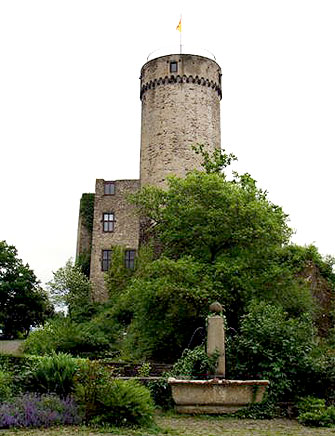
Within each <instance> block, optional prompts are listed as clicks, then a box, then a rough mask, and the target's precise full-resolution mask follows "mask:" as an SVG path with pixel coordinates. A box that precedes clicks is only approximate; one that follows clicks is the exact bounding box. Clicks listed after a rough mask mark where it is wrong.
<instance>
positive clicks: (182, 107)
mask: <svg viewBox="0 0 335 436" xmlns="http://www.w3.org/2000/svg"><path fill="white" fill-rule="evenodd" d="M171 63H173V64H175V65H174V66H173V68H172V67H171ZM171 68H172V69H173V70H176V71H173V72H171ZM141 100H142V126H141V164H140V179H141V185H142V186H143V185H147V184H150V185H156V186H157V185H158V186H164V183H165V179H166V176H167V175H168V174H175V175H177V176H180V177H184V176H185V175H186V174H187V173H188V172H189V171H191V170H193V169H199V170H200V169H201V160H202V159H201V157H200V156H199V155H197V154H195V153H194V151H193V150H192V148H191V146H192V145H194V144H203V145H204V146H205V147H206V148H207V149H210V150H214V149H215V148H220V142H221V138H220V100H221V69H220V67H219V65H218V64H217V63H216V62H215V61H213V60H211V59H208V58H204V57H202V56H196V55H184V54H183V55H169V56H163V57H160V58H157V59H153V60H152V61H149V62H148V63H146V64H145V65H144V66H143V67H142V70H141Z"/></svg>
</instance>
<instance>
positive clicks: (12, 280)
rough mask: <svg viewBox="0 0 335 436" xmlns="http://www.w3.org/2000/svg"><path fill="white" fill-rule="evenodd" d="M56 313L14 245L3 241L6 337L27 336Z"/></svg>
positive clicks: (0, 270)
mask: <svg viewBox="0 0 335 436" xmlns="http://www.w3.org/2000/svg"><path fill="white" fill-rule="evenodd" d="M51 313H52V306H51V304H50V302H49V300H48V296H47V294H46V292H45V291H44V290H43V289H42V288H41V287H40V286H39V281H38V280H37V278H36V276H35V274H34V272H33V271H32V270H31V269H30V268H29V265H24V264H23V262H22V260H21V259H19V258H18V257H17V250H16V248H15V247H14V246H12V245H8V244H7V243H6V242H5V241H1V242H0V325H1V328H2V330H3V335H4V336H5V337H6V338H16V337H17V336H18V335H20V334H22V335H24V336H26V335H27V334H28V332H29V330H30V328H31V327H33V326H36V325H39V324H42V323H43V322H44V321H45V319H46V318H47V317H48V316H50V315H51Z"/></svg>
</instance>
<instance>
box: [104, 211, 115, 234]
mask: <svg viewBox="0 0 335 436" xmlns="http://www.w3.org/2000/svg"><path fill="white" fill-rule="evenodd" d="M106 215H108V218H107V219H106V218H105V216H106ZM111 216H112V219H110V217H111ZM101 222H102V231H103V233H113V232H114V231H115V222H116V221H115V214H114V212H103V213H102V220H101ZM105 224H107V230H106V229H105Z"/></svg>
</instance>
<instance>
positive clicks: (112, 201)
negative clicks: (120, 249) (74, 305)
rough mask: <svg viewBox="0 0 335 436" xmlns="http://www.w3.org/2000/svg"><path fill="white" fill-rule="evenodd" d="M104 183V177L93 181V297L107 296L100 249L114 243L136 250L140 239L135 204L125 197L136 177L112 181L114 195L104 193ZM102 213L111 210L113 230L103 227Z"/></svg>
mask: <svg viewBox="0 0 335 436" xmlns="http://www.w3.org/2000/svg"><path fill="white" fill-rule="evenodd" d="M104 184H105V180H103V179H98V180H97V181H96V189H95V203H94V221H93V236H92V253H91V270H90V279H91V282H92V286H93V300H94V301H105V300H107V299H108V294H107V291H106V289H105V286H104V275H105V272H104V271H102V250H108V249H110V248H111V247H112V246H115V245H122V246H124V247H125V248H127V249H134V250H137V249H138V240H139V219H138V216H137V215H136V211H135V207H134V206H133V205H131V204H130V203H129V202H128V200H127V195H128V194H130V193H134V192H136V191H138V189H139V180H116V181H114V186H115V194H114V195H105V194H104ZM103 213H113V214H114V216H115V224H114V231H113V232H107V233H106V232H104V231H103V223H102V218H103Z"/></svg>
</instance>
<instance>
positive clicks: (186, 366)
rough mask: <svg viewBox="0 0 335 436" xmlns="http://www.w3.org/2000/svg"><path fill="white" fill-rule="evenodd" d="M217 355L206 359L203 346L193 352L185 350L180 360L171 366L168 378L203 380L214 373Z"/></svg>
mask: <svg viewBox="0 0 335 436" xmlns="http://www.w3.org/2000/svg"><path fill="white" fill-rule="evenodd" d="M217 360H218V354H213V356H211V357H208V356H207V353H206V351H205V348H204V347H203V346H198V347H195V348H194V349H193V350H189V349H187V348H186V349H185V350H184V351H183V354H182V355H181V357H180V359H178V360H177V362H176V363H175V364H174V365H173V368H172V370H171V372H170V373H169V375H170V376H174V377H178V378H186V379H204V378H206V377H207V375H213V374H215V371H216V365H217Z"/></svg>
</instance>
